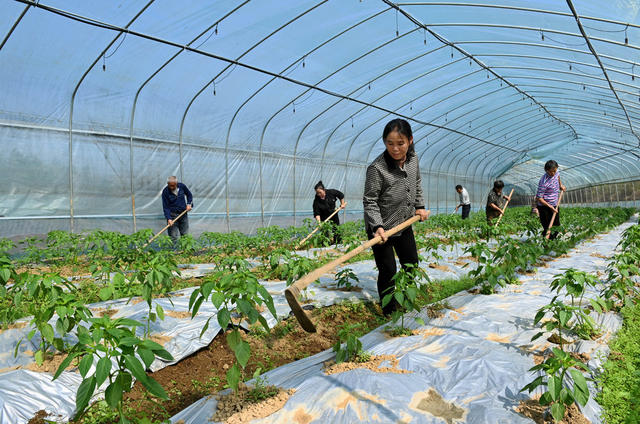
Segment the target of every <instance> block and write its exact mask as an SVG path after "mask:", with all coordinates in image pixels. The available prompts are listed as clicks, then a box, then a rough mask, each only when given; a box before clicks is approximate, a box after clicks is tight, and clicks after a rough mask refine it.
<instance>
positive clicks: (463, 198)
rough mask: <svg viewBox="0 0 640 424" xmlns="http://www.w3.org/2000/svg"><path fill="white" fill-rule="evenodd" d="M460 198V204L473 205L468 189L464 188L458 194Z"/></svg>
mask: <svg viewBox="0 0 640 424" xmlns="http://www.w3.org/2000/svg"><path fill="white" fill-rule="evenodd" d="M458 196H459V197H460V204H461V205H470V204H471V200H469V193H468V192H467V189H466V188H464V187H462V191H461V192H460V193H458Z"/></svg>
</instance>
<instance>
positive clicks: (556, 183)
mask: <svg viewBox="0 0 640 424" xmlns="http://www.w3.org/2000/svg"><path fill="white" fill-rule="evenodd" d="M544 171H545V173H544V175H543V176H542V177H541V178H540V182H538V191H537V192H536V205H537V207H538V216H539V217H540V224H542V236H543V237H544V236H545V235H546V234H547V230H548V229H549V227H557V226H559V225H560V211H559V210H558V209H559V208H558V198H559V195H560V190H562V191H565V190H566V187H565V186H564V185H562V182H561V181H560V175H559V174H558V162H556V161H555V160H549V161H547V163H545V164H544ZM554 212H555V214H556V217H555V219H554V220H553V222H551V217H552V216H553V214H554ZM557 236H558V233H557V232H556V231H552V232H551V235H550V237H549V238H550V239H555V238H556V237H557Z"/></svg>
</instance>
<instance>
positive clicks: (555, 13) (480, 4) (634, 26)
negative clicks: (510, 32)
mask: <svg viewBox="0 0 640 424" xmlns="http://www.w3.org/2000/svg"><path fill="white" fill-rule="evenodd" d="M397 4H398V6H462V7H482V8H490V9H506V10H518V11H523V12H534V13H541V14H546V15H556V16H564V17H569V18H570V17H572V16H573V15H572V14H571V13H568V12H558V11H556V10H545V9H533V8H529V7H522V6H507V5H500V4H482V3H452V2H428V3H427V2H411V3H406V2H400V3H397ZM581 18H582V19H586V20H590V21H596V22H605V23H608V24H616V25H622V26H629V27H631V28H640V25H636V24H633V23H627V22H622V21H616V20H612V19H605V18H598V17H594V16H586V15H585V16H581Z"/></svg>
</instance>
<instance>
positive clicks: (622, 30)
mask: <svg viewBox="0 0 640 424" xmlns="http://www.w3.org/2000/svg"><path fill="white" fill-rule="evenodd" d="M582 26H583V27H585V28H589V29H592V30H594V31H600V32H626V30H627V28H628V27H629V24H627V25H626V26H625V27H624V28H622V29H601V28H595V27H591V26H588V25H585V24H582Z"/></svg>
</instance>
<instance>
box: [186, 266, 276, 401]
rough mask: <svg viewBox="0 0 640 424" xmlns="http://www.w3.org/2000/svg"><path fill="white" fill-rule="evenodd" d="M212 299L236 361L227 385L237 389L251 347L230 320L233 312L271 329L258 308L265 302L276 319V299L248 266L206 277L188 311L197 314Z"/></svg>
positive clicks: (205, 329)
mask: <svg viewBox="0 0 640 424" xmlns="http://www.w3.org/2000/svg"><path fill="white" fill-rule="evenodd" d="M207 300H209V301H211V303H212V304H213V306H214V307H215V308H216V309H217V313H216V319H217V321H218V324H219V325H220V328H222V330H223V331H226V330H227V328H229V327H231V330H230V331H228V332H227V333H226V339H227V345H228V346H229V348H230V349H231V350H232V351H233V353H234V356H235V362H234V364H233V366H231V367H230V368H229V370H228V371H227V375H226V377H227V384H228V385H229V387H231V388H232V389H233V390H234V391H237V390H238V384H239V383H240V382H241V381H242V380H244V369H245V367H246V366H247V363H248V362H249V359H250V357H251V347H250V346H249V343H248V342H247V341H245V340H244V339H243V338H242V335H241V333H240V330H239V329H238V326H236V325H233V323H232V321H231V315H232V313H234V312H235V313H237V314H239V315H240V320H241V321H242V320H246V321H247V322H248V324H249V325H250V326H251V325H253V324H255V323H256V322H259V323H260V324H261V325H262V327H263V328H264V330H265V331H267V332H268V331H269V325H268V323H267V320H266V319H265V317H264V316H262V315H261V314H260V312H259V311H258V308H260V307H261V305H264V306H266V307H267V308H268V310H269V312H270V313H271V315H272V316H273V317H274V318H276V310H275V306H274V304H273V299H272V297H271V295H270V294H269V292H268V291H267V289H266V288H264V287H263V286H262V285H261V284H260V283H259V281H258V279H257V278H256V276H255V275H254V274H253V273H252V272H251V271H250V270H249V269H247V268H244V269H237V270H235V271H233V272H229V271H225V270H220V271H217V272H215V273H214V274H212V275H209V276H207V277H205V280H204V282H203V284H202V285H201V286H200V287H199V288H198V289H197V290H195V291H194V292H193V293H192V294H191V298H190V299H189V310H190V311H191V316H192V317H194V316H195V315H196V314H197V313H198V311H199V309H200V307H201V305H202V303H203V302H205V301H207ZM212 318H213V316H212V317H209V319H207V322H206V323H205V325H204V327H203V328H202V331H201V332H200V336H202V334H204V333H205V331H207V329H208V328H209V323H210V321H211V319H212Z"/></svg>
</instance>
